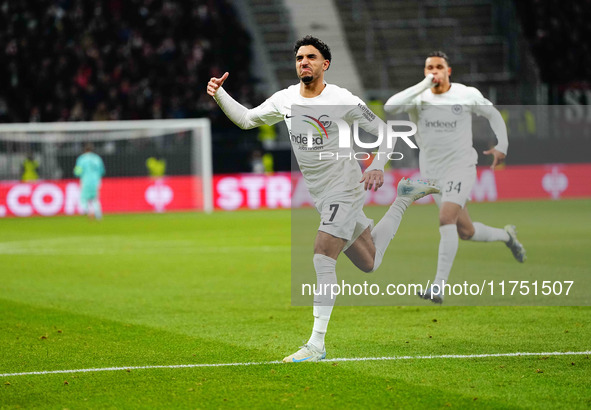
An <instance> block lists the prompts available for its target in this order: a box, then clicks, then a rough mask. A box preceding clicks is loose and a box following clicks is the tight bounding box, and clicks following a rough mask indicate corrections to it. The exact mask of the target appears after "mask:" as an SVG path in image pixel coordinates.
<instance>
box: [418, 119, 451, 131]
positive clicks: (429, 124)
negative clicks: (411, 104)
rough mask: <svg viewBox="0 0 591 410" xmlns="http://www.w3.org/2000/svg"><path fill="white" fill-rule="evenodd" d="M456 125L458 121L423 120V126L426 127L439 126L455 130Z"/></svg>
mask: <svg viewBox="0 0 591 410" xmlns="http://www.w3.org/2000/svg"><path fill="white" fill-rule="evenodd" d="M457 125H458V121H457V120H455V121H439V120H436V121H425V127H427V128H439V129H444V130H455V129H456V126H457Z"/></svg>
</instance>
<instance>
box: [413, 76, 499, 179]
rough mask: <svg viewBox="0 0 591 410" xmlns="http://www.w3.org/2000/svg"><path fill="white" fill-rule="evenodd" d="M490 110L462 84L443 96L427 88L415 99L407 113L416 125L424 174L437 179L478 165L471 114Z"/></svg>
mask: <svg viewBox="0 0 591 410" xmlns="http://www.w3.org/2000/svg"><path fill="white" fill-rule="evenodd" d="M491 109H494V108H493V107H492V103H491V102H490V101H489V100H487V99H486V98H484V97H483V96H482V94H481V93H480V91H478V90H477V89H476V88H474V87H466V86H465V85H463V84H459V83H452V84H451V88H450V89H449V91H447V92H445V93H443V94H434V93H433V92H431V90H430V89H427V90H425V91H423V92H422V93H421V94H419V95H418V96H416V97H415V98H413V99H412V101H411V103H410V105H409V106H408V107H406V108H405V111H407V112H408V113H409V115H410V119H411V121H412V122H414V123H415V124H417V128H418V131H417V134H416V140H417V145H418V146H419V148H420V150H421V151H420V154H419V164H420V168H421V174H423V176H425V177H429V178H437V177H441V176H442V175H445V174H447V173H449V172H450V171H452V170H454V169H457V168H465V167H470V166H474V165H476V162H477V160H478V154H477V153H476V150H475V149H474V148H473V146H472V114H473V113H474V114H477V115H483V113H485V110H491Z"/></svg>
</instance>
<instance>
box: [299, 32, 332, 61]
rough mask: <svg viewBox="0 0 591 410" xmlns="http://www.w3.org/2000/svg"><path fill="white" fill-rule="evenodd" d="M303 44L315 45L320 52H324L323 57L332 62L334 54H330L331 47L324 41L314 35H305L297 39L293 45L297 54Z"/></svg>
mask: <svg viewBox="0 0 591 410" xmlns="http://www.w3.org/2000/svg"><path fill="white" fill-rule="evenodd" d="M302 46H314V47H315V48H316V49H317V50H318V51H320V54H322V57H324V59H325V60H328V61H330V62H332V54H330V47H329V46H328V45H326V43H325V42H324V41H322V40H320V39H318V38H316V37H312V36H306V37H303V38H301V39H299V40H298V41H296V43H295V45H294V47H293V53H294V55H297V53H298V50H299V49H300V47H302ZM329 68H330V66H329Z"/></svg>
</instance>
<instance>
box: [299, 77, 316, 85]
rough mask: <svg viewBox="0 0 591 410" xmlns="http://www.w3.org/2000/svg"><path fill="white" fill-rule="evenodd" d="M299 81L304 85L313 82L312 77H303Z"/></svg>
mask: <svg viewBox="0 0 591 410" xmlns="http://www.w3.org/2000/svg"><path fill="white" fill-rule="evenodd" d="M301 79H302V82H303V83H304V84H310V83H311V82H312V81H313V80H314V77H313V76H311V75H305V76H304V77H302V78H301Z"/></svg>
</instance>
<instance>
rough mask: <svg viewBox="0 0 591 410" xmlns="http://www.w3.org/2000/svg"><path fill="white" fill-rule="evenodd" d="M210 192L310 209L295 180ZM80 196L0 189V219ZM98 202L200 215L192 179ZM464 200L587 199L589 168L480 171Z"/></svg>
mask: <svg viewBox="0 0 591 410" xmlns="http://www.w3.org/2000/svg"><path fill="white" fill-rule="evenodd" d="M419 176H420V175H419V172H418V170H416V169H401V170H394V171H388V172H386V174H385V176H384V178H385V182H384V186H383V187H382V188H381V189H380V190H379V191H377V192H368V194H367V200H366V204H375V205H389V204H391V203H392V201H394V198H395V197H396V185H397V183H398V181H399V180H400V178H402V177H411V178H418V177H419ZM213 190H214V192H213V196H214V207H215V209H219V210H227V211H232V210H236V209H276V208H290V207H291V206H293V207H302V206H312V205H313V204H312V199H311V197H310V195H309V193H308V190H307V188H306V185H305V183H304V180H303V178H302V177H301V175H300V174H297V173H294V174H291V173H289V172H285V173H274V174H271V175H258V174H231V175H216V176H214V178H213ZM79 195H80V187H79V185H78V181H77V180H59V181H41V182H38V183H20V182H14V181H11V182H9V181H5V182H0V217H12V216H18V217H27V216H33V215H41V216H52V215H64V214H65V215H74V214H79V213H80V204H79ZM100 196H101V203H102V206H103V211H104V212H105V213H115V212H165V211H169V210H190V209H203V199H202V195H201V180H200V179H199V178H196V177H193V176H176V177H175V176H173V177H164V178H161V179H152V178H147V177H137V178H104V179H103V185H102V188H101V194H100ZM471 196H472V200H473V201H475V202H483V201H499V200H520V199H560V198H583V197H591V164H551V165H523V166H521V165H520V166H507V167H505V168H503V169H497V170H496V171H494V172H493V171H492V170H491V169H489V168H486V167H481V168H479V169H478V177H477V180H476V183H475V184H474V187H473V189H472V195H471ZM431 201H432V199H431V197H426V198H423V199H421V200H420V201H419V203H428V202H431Z"/></svg>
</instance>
